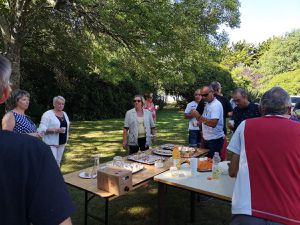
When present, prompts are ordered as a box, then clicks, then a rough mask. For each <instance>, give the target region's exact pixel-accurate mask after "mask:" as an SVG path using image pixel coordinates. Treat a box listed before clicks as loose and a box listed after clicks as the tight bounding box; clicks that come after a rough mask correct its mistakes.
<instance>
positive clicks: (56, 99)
mask: <svg viewBox="0 0 300 225" xmlns="http://www.w3.org/2000/svg"><path fill="white" fill-rule="evenodd" d="M58 100H62V101H63V102H64V103H65V102H66V99H65V98H64V97H63V96H60V95H58V96H55V97H54V98H53V105H54V103H55V102H57V101H58Z"/></svg>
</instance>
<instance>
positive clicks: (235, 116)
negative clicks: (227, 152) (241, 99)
mask: <svg viewBox="0 0 300 225" xmlns="http://www.w3.org/2000/svg"><path fill="white" fill-rule="evenodd" d="M260 116H261V114H260V112H259V108H258V105H257V104H254V103H253V102H250V103H249V105H248V107H246V108H242V109H241V108H239V107H235V108H234V109H233V112H232V117H231V119H232V120H234V127H233V132H234V131H235V130H236V128H237V127H238V126H239V125H240V123H241V122H242V121H244V120H245V119H250V118H255V117H260Z"/></svg>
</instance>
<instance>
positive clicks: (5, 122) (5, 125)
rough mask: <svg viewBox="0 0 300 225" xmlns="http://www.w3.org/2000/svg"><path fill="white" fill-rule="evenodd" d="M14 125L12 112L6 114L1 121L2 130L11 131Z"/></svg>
mask: <svg viewBox="0 0 300 225" xmlns="http://www.w3.org/2000/svg"><path fill="white" fill-rule="evenodd" d="M15 125H16V121H15V117H14V115H13V114H12V112H9V113H6V114H5V115H4V117H3V119H2V129H3V130H9V131H12V130H13V129H14V127H15Z"/></svg>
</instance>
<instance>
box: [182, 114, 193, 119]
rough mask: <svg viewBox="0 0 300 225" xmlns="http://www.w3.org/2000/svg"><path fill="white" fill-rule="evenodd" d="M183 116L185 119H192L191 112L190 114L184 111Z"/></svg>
mask: <svg viewBox="0 0 300 225" xmlns="http://www.w3.org/2000/svg"><path fill="white" fill-rule="evenodd" d="M184 118H185V119H192V118H194V116H192V114H190V113H184Z"/></svg>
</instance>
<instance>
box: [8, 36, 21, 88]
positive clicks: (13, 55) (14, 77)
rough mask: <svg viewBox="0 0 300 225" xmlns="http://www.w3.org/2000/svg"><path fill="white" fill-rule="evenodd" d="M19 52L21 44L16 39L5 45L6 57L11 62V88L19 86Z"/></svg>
mask: <svg viewBox="0 0 300 225" xmlns="http://www.w3.org/2000/svg"><path fill="white" fill-rule="evenodd" d="M20 52H21V44H20V43H18V41H17V40H13V41H11V42H10V43H8V45H7V55H6V56H7V58H8V59H9V60H10V61H11V63H12V74H11V79H10V80H11V83H12V89H13V90H14V89H18V88H20V80H21V71H20V58H21V57H20Z"/></svg>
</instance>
